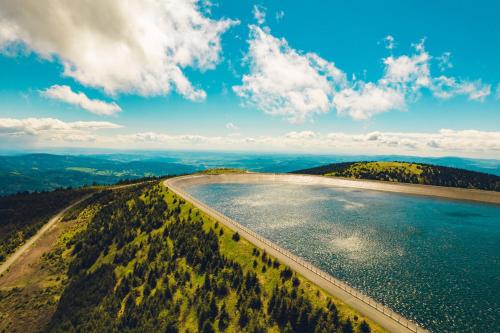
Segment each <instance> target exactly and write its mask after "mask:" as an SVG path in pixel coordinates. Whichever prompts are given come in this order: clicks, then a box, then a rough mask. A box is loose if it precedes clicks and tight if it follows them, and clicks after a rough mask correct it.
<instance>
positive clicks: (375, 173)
mask: <svg viewBox="0 0 500 333" xmlns="http://www.w3.org/2000/svg"><path fill="white" fill-rule="evenodd" d="M384 163H385V162H384ZM390 163H391V162H388V164H389V167H384V164H383V163H380V165H376V164H378V163H377V162H346V163H334V164H328V165H324V166H320V167H316V168H311V169H305V170H298V171H294V172H293V173H301V174H311V175H325V174H331V175H333V176H337V177H347V178H357V179H370V180H383V181H397V182H402V183H411V184H424V185H436V186H447V187H461V188H473V189H481V190H489V191H500V177H499V176H496V175H492V174H487V173H482V172H476V171H469V170H464V169H458V168H450V167H444V166H438V165H430V164H421V163H405V162H394V164H397V165H396V166H392V165H390ZM374 164H375V165H376V166H375V167H373V165H374ZM409 167H415V168H417V169H418V170H419V172H418V173H415V172H412V170H411V169H410V168H409Z"/></svg>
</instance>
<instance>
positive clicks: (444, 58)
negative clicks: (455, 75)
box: [436, 52, 453, 72]
mask: <svg viewBox="0 0 500 333" xmlns="http://www.w3.org/2000/svg"><path fill="white" fill-rule="evenodd" d="M436 59H437V61H438V67H439V69H440V70H441V72H444V71H445V70H447V69H450V68H453V64H452V63H451V61H450V59H451V52H444V53H443V54H442V55H440V56H439V57H437V58H436Z"/></svg>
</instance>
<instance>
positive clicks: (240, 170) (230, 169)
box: [198, 168, 248, 175]
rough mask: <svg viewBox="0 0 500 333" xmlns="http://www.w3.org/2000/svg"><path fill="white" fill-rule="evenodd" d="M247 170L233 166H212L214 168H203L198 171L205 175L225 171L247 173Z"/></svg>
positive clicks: (218, 173) (219, 173)
mask: <svg viewBox="0 0 500 333" xmlns="http://www.w3.org/2000/svg"><path fill="white" fill-rule="evenodd" d="M247 172H248V171H246V170H243V169H235V168H214V169H208V170H203V171H200V172H198V173H201V174H205V175H222V174H225V173H247Z"/></svg>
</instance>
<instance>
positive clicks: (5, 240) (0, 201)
mask: <svg viewBox="0 0 500 333" xmlns="http://www.w3.org/2000/svg"><path fill="white" fill-rule="evenodd" d="M90 191H92V189H90V188H87V189H75V190H56V191H52V192H43V193H32V194H17V195H12V196H7V197H0V262H2V261H4V260H5V258H6V257H7V256H8V255H9V254H11V253H13V252H14V251H15V250H16V249H17V248H18V247H20V246H21V245H22V244H24V243H25V241H26V240H27V239H29V238H30V237H31V236H33V235H34V234H35V233H36V232H37V231H38V229H40V228H41V227H42V226H43V225H44V224H45V223H46V222H47V221H48V220H49V219H50V218H51V217H52V216H54V215H56V214H57V213H58V212H59V211H60V210H62V209H63V208H65V207H66V206H68V205H70V204H71V203H72V202H75V201H77V200H78V199H79V198H81V197H83V196H84V195H86V194H87V193H89V192H90Z"/></svg>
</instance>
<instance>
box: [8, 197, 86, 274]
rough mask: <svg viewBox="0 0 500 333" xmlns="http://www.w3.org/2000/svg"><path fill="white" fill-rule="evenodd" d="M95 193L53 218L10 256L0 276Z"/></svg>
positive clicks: (74, 203)
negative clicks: (63, 218) (70, 211)
mask: <svg viewBox="0 0 500 333" xmlns="http://www.w3.org/2000/svg"><path fill="white" fill-rule="evenodd" d="M92 195H94V193H91V194H88V195H86V196H84V197H83V198H81V199H79V200H78V201H76V202H73V203H72V204H70V205H69V206H67V207H66V208H64V209H63V210H61V211H60V212H59V213H57V215H55V216H54V217H53V218H51V219H50V220H49V221H48V222H47V223H45V224H44V225H43V226H42V227H41V228H40V229H39V230H38V231H37V232H36V234H34V235H33V236H32V237H31V238H30V239H28V240H27V241H26V243H24V244H23V245H22V246H21V247H20V248H18V249H17V250H16V252H14V253H12V254H11V255H10V256H8V257H7V260H5V261H4V262H3V263H2V264H1V265H0V275H2V274H3V273H4V272H5V271H7V270H8V269H9V267H10V266H11V265H12V264H13V263H15V262H16V261H17V260H18V259H19V258H20V257H21V256H22V255H23V254H24V253H26V251H27V250H28V249H29V248H30V247H31V246H32V245H33V244H34V243H35V242H36V241H37V240H38V239H40V237H42V235H43V234H45V233H46V232H47V231H48V230H50V228H52V227H53V226H54V224H56V223H57V222H58V221H59V220H60V219H61V218H62V217H63V216H64V214H66V212H67V211H68V210H70V209H71V208H73V207H75V206H76V205H78V204H80V203H81V202H83V201H85V200H87V199H88V198H90V197H91V196H92Z"/></svg>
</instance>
